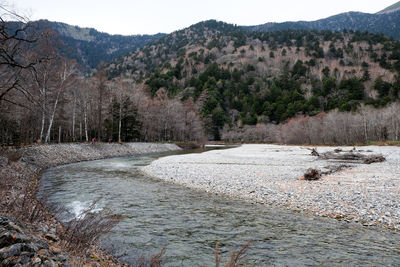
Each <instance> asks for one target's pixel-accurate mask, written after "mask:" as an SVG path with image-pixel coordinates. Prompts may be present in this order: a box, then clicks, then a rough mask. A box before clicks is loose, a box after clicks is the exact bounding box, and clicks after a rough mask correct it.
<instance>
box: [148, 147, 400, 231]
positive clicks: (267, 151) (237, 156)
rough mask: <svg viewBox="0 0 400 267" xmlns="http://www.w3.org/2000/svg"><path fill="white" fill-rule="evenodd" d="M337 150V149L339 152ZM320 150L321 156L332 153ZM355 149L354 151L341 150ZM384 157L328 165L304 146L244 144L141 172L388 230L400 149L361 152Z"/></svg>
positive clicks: (398, 220)
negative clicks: (312, 173) (313, 174)
mask: <svg viewBox="0 0 400 267" xmlns="http://www.w3.org/2000/svg"><path fill="white" fill-rule="evenodd" d="M335 148H337V147H335ZM335 148H332V147H319V148H318V151H320V152H326V151H332V150H334V149H335ZM340 149H343V150H351V149H352V147H350V148H346V147H342V148H340ZM359 150H362V151H363V153H365V154H367V155H369V154H382V155H383V156H384V157H385V158H386V161H385V162H382V163H373V164H360V163H357V162H340V161H333V160H324V159H322V158H318V157H314V156H312V155H311V153H310V152H311V149H310V148H307V147H300V146H279V145H243V146H241V147H238V148H233V149H227V150H214V151H209V152H205V153H202V154H189V155H176V156H170V157H165V158H161V159H158V160H156V161H154V162H153V163H152V164H151V165H149V166H146V167H144V168H143V171H144V172H146V173H147V174H150V175H152V176H155V177H157V178H160V179H163V180H166V181H170V182H173V183H177V184H181V185H184V186H187V187H190V188H195V189H200V190H205V191H207V192H212V193H219V194H223V195H227V196H233V197H240V198H245V199H249V200H252V201H257V202H261V203H266V204H270V205H276V206H282V207H286V208H289V209H292V210H295V211H302V212H305V213H309V214H315V215H320V216H329V217H333V218H336V219H343V220H349V221H356V222H360V223H362V224H363V225H386V226H389V227H390V228H394V229H400V206H399V204H398V197H399V196H400V148H399V147H390V146H387V147H386V146H368V147H361V148H359ZM341 164H346V165H348V167H349V168H347V169H344V170H341V171H339V172H336V173H333V174H329V175H324V176H323V177H322V179H320V180H318V181H305V180H302V179H300V178H301V177H302V176H303V175H304V173H305V172H306V170H307V169H309V168H316V169H321V170H324V169H332V166H335V165H336V166H339V165H341Z"/></svg>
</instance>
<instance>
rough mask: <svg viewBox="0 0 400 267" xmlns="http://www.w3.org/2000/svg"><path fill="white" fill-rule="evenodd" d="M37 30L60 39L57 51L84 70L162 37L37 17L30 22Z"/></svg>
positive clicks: (107, 61) (160, 35) (91, 68)
mask: <svg viewBox="0 0 400 267" xmlns="http://www.w3.org/2000/svg"><path fill="white" fill-rule="evenodd" d="M31 23H32V24H33V25H34V26H35V28H37V29H39V30H45V29H48V28H50V29H52V30H53V31H54V32H55V33H56V34H57V37H58V38H59V39H60V40H61V41H62V45H61V46H60V47H59V50H60V52H61V53H62V54H64V55H65V56H67V57H68V58H70V59H75V60H76V61H77V62H78V63H80V64H81V65H82V66H83V67H84V68H85V69H87V70H88V71H90V70H93V69H95V68H96V67H97V66H98V64H99V63H100V62H101V61H104V62H105V63H110V62H111V61H112V60H114V59H115V58H117V57H120V56H123V55H125V54H128V53H130V52H132V51H134V50H136V49H138V48H141V47H143V46H144V45H146V44H147V43H149V42H151V41H153V40H155V39H157V38H160V37H162V36H164V35H165V34H163V33H158V34H155V35H119V34H108V33H104V32H100V31H98V30H96V29H94V28H82V27H79V26H72V25H69V24H66V23H63V22H53V21H48V20H38V21H33V22H31Z"/></svg>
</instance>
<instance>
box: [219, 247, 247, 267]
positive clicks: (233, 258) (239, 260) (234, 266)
mask: <svg viewBox="0 0 400 267" xmlns="http://www.w3.org/2000/svg"><path fill="white" fill-rule="evenodd" d="M251 243H252V241H249V242H247V243H246V244H244V245H243V246H242V248H241V249H240V250H239V251H232V252H231V254H230V257H229V259H228V262H227V263H226V264H225V267H238V266H243V264H244V263H243V260H244V258H245V257H246V250H247V249H248V248H249V247H250V245H251ZM214 256H215V267H219V266H220V264H221V259H220V256H219V248H218V243H217V244H216V245H215V250H214Z"/></svg>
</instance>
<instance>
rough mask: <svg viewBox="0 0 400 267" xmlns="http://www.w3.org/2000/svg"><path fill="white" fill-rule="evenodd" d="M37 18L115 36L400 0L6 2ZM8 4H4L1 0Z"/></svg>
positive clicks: (309, 16)
mask: <svg viewBox="0 0 400 267" xmlns="http://www.w3.org/2000/svg"><path fill="white" fill-rule="evenodd" d="M6 1H8V3H12V5H14V7H15V9H16V10H18V11H19V12H22V13H25V14H29V17H30V19H31V20H38V19H48V20H50V21H59V22H64V23H68V24H71V25H78V26H81V27H92V28H95V29H97V30H99V31H103V32H107V33H111V34H124V35H128V34H154V33H158V32H163V33H170V32H173V31H176V30H179V29H183V28H186V27H188V26H190V25H192V24H195V23H197V22H200V21H203V20H208V19H216V20H220V21H224V22H228V23H233V24H238V25H258V24H263V23H266V22H283V21H298V20H316V19H321V18H325V17H329V16H331V15H336V14H338V13H342V12H347V11H361V12H366V13H376V12H378V11H380V10H382V9H384V8H386V7H387V6H390V5H392V4H394V3H395V2H396V1H397V0H380V1H372V0H334V1H332V0H329V1H325V0H297V1H296V0H241V1H240V0H11V2H10V0H6ZM0 2H4V0H0Z"/></svg>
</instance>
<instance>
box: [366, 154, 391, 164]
mask: <svg viewBox="0 0 400 267" xmlns="http://www.w3.org/2000/svg"><path fill="white" fill-rule="evenodd" d="M385 160H386V158H385V157H384V156H382V155H371V156H368V157H366V158H364V161H363V163H364V164H371V163H376V162H384V161H385Z"/></svg>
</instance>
